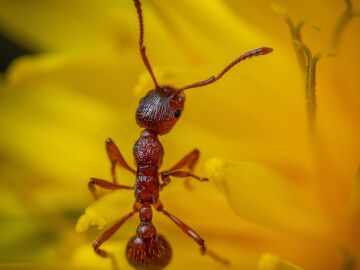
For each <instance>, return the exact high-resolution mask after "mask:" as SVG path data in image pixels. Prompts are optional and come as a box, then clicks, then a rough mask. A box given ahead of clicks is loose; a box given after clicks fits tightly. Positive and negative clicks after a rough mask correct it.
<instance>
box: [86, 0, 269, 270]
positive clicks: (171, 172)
mask: <svg viewBox="0 0 360 270" xmlns="http://www.w3.org/2000/svg"><path fill="white" fill-rule="evenodd" d="M133 1H134V4H135V7H136V11H137V14H138V20H139V25H140V40H139V45H140V53H141V57H142V60H143V62H144V64H145V66H146V68H147V70H148V72H149V73H150V76H151V78H152V80H153V82H154V84H155V89H153V90H150V91H149V92H148V93H147V94H146V95H145V96H144V97H143V98H142V99H141V100H140V103H139V107H138V108H137V111H136V122H137V124H138V125H139V126H140V127H142V128H144V130H143V131H142V133H141V135H140V138H139V139H138V140H137V142H136V143H135V145H134V148H133V153H134V158H135V164H136V168H137V169H136V170H134V169H133V168H131V167H130V166H129V165H128V164H127V162H126V161H125V159H124V158H123V156H122V155H121V153H120V151H119V149H118V148H117V146H116V145H115V143H114V142H113V141H112V140H111V139H107V140H106V151H107V154H108V156H109V158H110V161H111V174H112V178H113V182H108V181H106V180H102V179H97V178H91V179H90V181H89V189H90V191H91V192H92V193H93V195H94V197H95V199H97V196H96V188H95V186H99V187H102V188H104V189H109V190H115V189H132V190H134V193H135V204H134V208H133V210H132V211H131V212H130V213H128V214H127V215H126V216H124V217H123V218H121V219H120V220H119V221H117V222H116V223H115V224H114V225H112V226H111V227H110V228H109V229H107V230H106V231H105V232H104V233H103V234H101V235H100V236H99V237H98V238H97V239H96V240H95V242H94V243H93V248H94V251H95V252H96V253H97V254H98V255H100V256H102V257H110V258H111V259H112V262H113V265H114V268H117V267H116V263H115V260H114V257H113V255H112V254H110V253H108V252H106V251H105V250H103V249H101V248H100V247H101V245H102V244H103V243H104V242H105V241H106V240H108V239H109V238H110V237H111V236H112V235H113V234H114V233H115V232H116V231H117V230H118V229H119V228H120V227H121V226H122V225H123V224H124V223H125V222H126V221H127V220H128V219H129V218H130V217H132V216H133V215H134V214H135V213H137V212H139V217H140V221H141V222H140V225H139V226H138V227H137V230H136V235H135V236H133V237H132V238H130V240H129V242H128V244H127V247H126V258H127V260H128V262H129V263H130V264H131V265H132V266H133V267H135V268H136V269H162V268H164V267H165V266H166V265H167V264H168V263H169V262H170V260H171V257H172V251H171V247H170V244H169V242H168V241H167V240H166V239H165V238H164V237H163V236H162V235H160V234H158V233H157V231H156V229H155V226H154V225H153V223H152V222H151V221H152V208H151V207H152V206H153V207H154V208H155V209H156V210H157V211H159V212H161V213H163V214H164V215H165V216H167V217H168V218H170V219H171V220H172V221H173V222H174V223H175V224H176V225H177V226H179V228H180V229H181V230H182V231H183V232H184V233H185V234H187V235H188V236H189V237H191V238H192V239H193V240H195V242H196V243H197V244H198V245H199V246H200V250H201V253H202V254H208V255H210V256H211V257H212V258H214V259H215V260H217V261H219V262H222V263H224V264H227V263H228V262H227V260H225V259H222V258H221V257H219V256H218V255H216V254H215V253H213V252H211V251H209V250H208V249H207V248H206V246H205V241H204V239H203V238H202V237H201V236H200V235H199V234H198V233H197V232H195V231H194V230H193V229H192V228H190V227H189V226H188V225H186V224H185V223H184V222H182V221H181V220H180V219H178V218H177V217H175V216H173V215H172V214H170V213H169V212H167V211H166V210H165V209H164V207H163V205H162V203H161V202H160V200H159V191H160V190H162V189H163V188H164V187H165V186H167V185H168V184H169V183H170V181H171V177H178V178H187V177H191V178H194V179H196V180H199V181H208V179H207V178H202V177H199V176H197V175H195V174H193V173H192V169H193V168H194V166H195V164H196V162H197V161H198V159H199V154H200V153H199V150H197V149H194V150H193V151H192V152H190V153H189V154H187V155H186V156H185V157H184V158H183V159H181V160H180V161H179V162H178V163H177V164H175V165H174V166H173V167H171V168H170V169H168V170H166V171H161V172H159V168H160V166H161V164H162V160H163V156H164V148H163V146H162V145H161V143H160V141H159V139H158V135H163V134H166V133H168V132H169V131H170V130H171V129H172V128H173V127H174V126H175V124H176V122H177V121H178V119H179V117H180V115H181V112H182V111H183V109H184V103H185V94H184V90H187V89H190V88H195V87H200V86H205V85H208V84H211V83H214V82H215V81H217V80H219V79H220V78H221V77H222V76H223V75H224V74H225V73H226V72H227V71H228V70H229V69H231V68H232V67H233V66H235V65H236V64H237V63H239V62H240V61H242V60H245V59H247V58H250V57H252V56H258V55H264V54H268V53H270V52H271V51H272V49H270V48H266V47H263V48H258V49H255V50H252V51H249V52H247V53H245V54H243V55H241V56H240V57H238V58H237V59H235V60H234V61H233V62H232V63H230V64H229V65H228V66H227V67H225V68H224V70H223V71H221V72H220V73H219V74H218V75H217V76H212V77H210V78H209V79H207V80H204V81H200V82H197V83H193V84H190V85H187V86H184V87H181V88H174V87H171V86H159V84H158V82H157V80H156V78H155V75H154V72H153V71H152V68H151V66H150V63H149V60H148V58H147V56H146V51H145V46H144V43H143V39H144V26H143V18H142V10H141V3H140V0H133ZM116 165H118V166H121V167H123V168H125V169H127V170H128V171H130V172H132V173H133V174H135V175H136V182H135V186H133V187H131V186H124V185H119V184H117V181H116V175H115V167H116ZM183 169H187V170H183ZM159 176H160V178H161V180H162V183H161V184H160V181H159Z"/></svg>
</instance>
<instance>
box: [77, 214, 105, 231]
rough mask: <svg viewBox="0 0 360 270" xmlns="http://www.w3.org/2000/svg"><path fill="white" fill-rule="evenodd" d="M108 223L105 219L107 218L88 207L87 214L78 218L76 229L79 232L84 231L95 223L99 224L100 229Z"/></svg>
mask: <svg viewBox="0 0 360 270" xmlns="http://www.w3.org/2000/svg"><path fill="white" fill-rule="evenodd" d="M106 224H107V222H106V221H105V218H104V217H103V216H101V215H100V214H99V213H98V212H97V211H94V210H93V209H87V210H86V211H85V214H84V215H82V216H81V217H80V218H79V219H78V222H77V224H76V227H75V230H76V231H77V232H84V231H86V230H87V229H88V228H89V227H90V226H93V225H97V226H98V228H99V230H101V229H102V228H104V226H105V225H106Z"/></svg>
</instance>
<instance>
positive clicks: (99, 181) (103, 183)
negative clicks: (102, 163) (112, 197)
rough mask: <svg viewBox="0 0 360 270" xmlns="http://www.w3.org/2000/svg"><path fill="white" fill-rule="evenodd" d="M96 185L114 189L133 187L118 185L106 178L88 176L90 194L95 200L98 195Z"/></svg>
mask: <svg viewBox="0 0 360 270" xmlns="http://www.w3.org/2000/svg"><path fill="white" fill-rule="evenodd" d="M96 186H98V187H102V188H104V189H110V190H116V189H131V190H132V189H134V188H133V187H131V186H124V185H118V184H116V183H111V182H108V181H106V180H102V179H98V178H90V180H89V183H88V187H89V190H90V191H91V193H92V195H93V196H94V199H95V200H97V199H98V198H99V197H98V195H97V194H96Z"/></svg>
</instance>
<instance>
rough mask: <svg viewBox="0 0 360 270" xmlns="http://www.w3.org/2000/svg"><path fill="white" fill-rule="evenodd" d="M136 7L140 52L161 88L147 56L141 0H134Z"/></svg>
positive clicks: (151, 74)
mask: <svg viewBox="0 0 360 270" xmlns="http://www.w3.org/2000/svg"><path fill="white" fill-rule="evenodd" d="M133 1H134V4H135V7H136V12H137V14H138V19H139V26H140V38H139V45H140V53H141V58H142V60H143V62H144V64H145V66H146V68H147V70H148V71H149V73H150V76H151V78H152V80H153V82H154V84H155V88H157V89H159V88H160V87H159V85H158V83H157V81H156V78H155V75H154V72H153V70H152V68H151V66H150V62H149V60H148V58H147V56H146V52H145V45H144V24H143V16H142V10H141V3H140V0H133Z"/></svg>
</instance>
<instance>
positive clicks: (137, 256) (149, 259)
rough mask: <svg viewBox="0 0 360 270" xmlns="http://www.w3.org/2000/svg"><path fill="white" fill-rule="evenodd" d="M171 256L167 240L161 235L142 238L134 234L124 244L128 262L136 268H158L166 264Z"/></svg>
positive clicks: (157, 269)
mask: <svg viewBox="0 0 360 270" xmlns="http://www.w3.org/2000/svg"><path fill="white" fill-rule="evenodd" d="M171 257H172V250H171V246H170V244H169V242H168V241H167V240H166V239H165V237H163V236H162V235H159V234H157V235H155V236H153V237H151V238H149V239H144V238H141V237H139V236H138V235H135V236H133V237H131V238H130V240H129V242H128V243H127V246H126V258H127V260H128V262H129V263H130V264H131V265H132V266H133V267H134V268H135V269H138V270H160V269H163V268H164V267H165V266H167V265H168V264H169V262H170V260H171Z"/></svg>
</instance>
